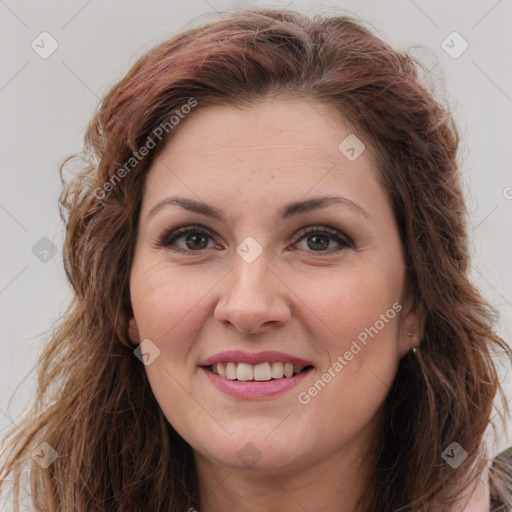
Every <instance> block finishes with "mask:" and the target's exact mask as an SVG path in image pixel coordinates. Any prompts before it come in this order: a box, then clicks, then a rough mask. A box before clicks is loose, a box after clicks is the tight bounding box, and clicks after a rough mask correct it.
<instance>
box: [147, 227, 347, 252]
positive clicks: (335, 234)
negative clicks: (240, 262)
mask: <svg viewBox="0 0 512 512" xmlns="http://www.w3.org/2000/svg"><path fill="white" fill-rule="evenodd" d="M190 233H200V234H205V235H207V236H209V237H210V238H212V239H213V236H212V234H211V233H210V231H209V230H208V229H207V228H205V227H204V226H200V225H185V226H180V227H177V228H175V229H173V228H170V229H168V230H167V231H164V233H163V234H162V235H161V236H159V237H158V239H157V240H156V246H157V247H158V248H160V247H163V248H166V249H169V250H172V251H175V252H181V253H189V254H192V255H195V254H198V253H200V252H205V251H206V250H207V249H198V250H192V249H181V248H176V247H174V248H172V249H171V248H170V245H171V244H172V243H173V242H175V241H176V240H178V239H179V238H182V237H183V236H184V235H187V234H190ZM310 234H321V235H328V236H329V237H330V238H332V239H334V240H336V242H338V243H339V244H341V245H342V247H338V248H336V249H334V250H333V249H331V250H327V251H310V252H312V253H313V254H315V253H316V254H333V253H336V252H339V251H342V250H343V249H346V248H353V247H354V243H353V241H352V240H351V239H350V238H349V237H348V236H346V235H344V234H342V233H340V232H339V231H336V230H335V229H332V228H329V227H327V226H310V227H308V228H304V229H303V230H301V231H300V232H299V233H298V234H297V236H296V238H295V241H294V242H293V243H294V244H296V243H297V242H299V241H300V240H301V239H302V238H305V237H306V236H307V235H310Z"/></svg>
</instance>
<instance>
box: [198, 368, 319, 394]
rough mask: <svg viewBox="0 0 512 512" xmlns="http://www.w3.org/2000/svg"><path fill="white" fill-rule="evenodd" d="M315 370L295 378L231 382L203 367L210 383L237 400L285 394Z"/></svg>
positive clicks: (311, 369) (307, 371)
mask: <svg viewBox="0 0 512 512" xmlns="http://www.w3.org/2000/svg"><path fill="white" fill-rule="evenodd" d="M313 369H314V368H310V369H309V370H306V371H304V372H302V373H299V374H297V375H295V376H293V377H283V378H282V379H275V380H266V381H263V382H255V381H240V380H230V379H226V378H225V377H221V376H220V375H215V374H214V373H212V372H211V371H210V370H208V369H206V368H204V367H202V368H201V370H203V372H204V373H205V374H206V376H207V377H208V379H210V382H211V383H212V384H213V385H214V386H216V387H217V389H219V390H220V391H222V392H223V393H226V394H227V395H230V396H234V397H236V398H245V399H248V398H267V397H271V396H275V395H278V394H279V393H283V392H284V391H287V390H288V389H291V388H293V387H295V386H297V385H298V384H300V383H301V382H302V381H303V380H304V379H305V378H306V377H307V376H308V375H309V374H310V373H311V372H312V371H313Z"/></svg>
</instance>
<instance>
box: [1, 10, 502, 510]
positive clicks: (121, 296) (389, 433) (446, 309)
mask: <svg viewBox="0 0 512 512" xmlns="http://www.w3.org/2000/svg"><path fill="white" fill-rule="evenodd" d="M421 70H422V67H421V64H420V63H419V62H417V61H416V60H415V59H413V58H411V57H410V56H408V55H407V54H406V53H400V52H397V51H395V50H393V49H392V48H390V47H389V46H388V45H387V44H386V43H385V42H383V41H382V40H381V39H379V38H378V37H376V36H375V35H374V34H373V33H372V32H371V31H370V30H369V29H368V28H366V27H365V26H364V25H363V23H362V22H361V21H359V20H356V19H355V18H353V17H348V16H336V17H334V16H333V17H326V16H315V17H313V18H310V17H307V16H305V15H302V14H299V13H296V12H292V11H274V10H258V11H243V12H238V13H233V14H231V15H230V16H228V17H226V18H224V19H221V20H218V21H214V22H209V23H208V24H206V25H204V26H201V27H198V28H193V29H190V30H188V31H186V32H184V33H182V34H180V35H178V36H176V37H174V38H172V39H170V40H168V41H166V42H164V43H163V44H160V45H159V46H157V47H156V48H154V49H152V50H151V51H149V52H148V53H146V54H145V55H144V56H142V57H141V58H140V59H139V60H138V61H137V62H136V63H135V65H134V66H133V67H132V68H131V70H130V71H129V72H128V74H127V75H126V76H125V77H124V78H123V79H122V80H121V81H120V82H119V83H117V84H116V85H115V86H114V87H113V88H112V89H111V90H110V91H109V92H108V93H107V94H106V96H105V97H104V99H103V101H102V103H101V106H100V107H99V109H98V111H97V113H96V115H95V117H94V119H93V120H92V122H91V124H90V125H89V127H88V130H87V133H86V137H85V149H84V155H85V158H87V160H88V161H89V163H90V165H88V166H87V167H86V168H84V169H83V170H81V171H80V172H78V173H76V174H75V175H74V176H73V178H72V179H70V180H68V181H67V182H65V183H64V187H63V191H62V194H61V198H60V203H61V216H62V218H63V221H64V222H65V224H66V240H65V246H64V265H65V270H66V273H67V276H68V278H69V281H70V283H71V285H72V287H73V290H74V298H73V300H72V302H71V304H70V305H69V308H68V310H67V311H66V312H65V315H64V317H63V318H62V320H61V321H60V323H59V324H58V325H57V326H56V327H55V329H54V332H53V334H52V336H51V338H50V339H49V341H48V345H47V347H46V348H45V350H44V351H43V352H42V355H41V357H40V361H39V365H38V368H39V373H38V390H37V397H36V401H35V403H34V407H33V409H32V410H31V411H29V413H28V414H27V415H26V417H25V418H24V420H23V422H22V423H19V426H20V429H21V431H17V429H13V431H12V432H11V433H10V434H9V436H10V437H9V439H10V440H9V443H8V444H7V445H6V448H5V449H4V453H5V454H6V455H7V460H6V464H5V466H4V468H3V471H2V475H1V476H2V479H6V478H7V476H8V475H10V474H14V481H15V482H16V483H19V482H20V481H21V477H22V474H23V467H24V465H25V464H29V463H30V464H29V465H28V466H27V467H28V471H27V473H26V474H27V475H28V476H29V477H30V484H29V485H30V491H31V494H32V500H33V502H34V504H35V506H36V507H38V510H42V511H45V512H46V511H66V512H70V511H76V512H85V511H91V510H94V511H97V512H106V511H119V512H120V511H123V512H128V511H140V510H151V511H154V512H156V511H162V512H164V511H185V510H188V509H189V507H197V506H198V503H197V496H198V489H197V480H196V474H195V468H194V464H193V458H192V451H191V448H190V446H189V445H188V444H187V443H186V442H185V441H184V440H183V439H182V438H181V437H180V436H179V435H178V434H177V433H176V432H175V431H174V429H173V428H172V426H171V425H170V424H169V423H168V422H167V420H166V418H165V417H164V415H163V413H162V412H161V410H160V408H159V406H158V403H157V402H156V400H155V398H154V396H153V394H152V392H151V389H150V386H149V383H148V380H147V378H146V374H145V370H144V366H143V365H142V364H141V362H140V361H139V360H138V359H137V358H136V357H135V356H134V353H133V349H134V347H133V346H132V345H131V344H130V342H129V340H128V336H127V326H128V321H129V318H130V317H131V314H132V311H131V305H130V298H129V272H130V267H131V262H132V257H133V250H134V243H135V239H136V234H137V233H136V225H137V220H138V215H139V210H140V204H141V198H142V193H143V186H144V180H145V176H146V174H147V171H148V169H149V167H150V165H151V162H152V161H153V160H154V158H155V156H156V155H157V154H158V153H159V151H160V150H161V149H162V147H163V146H164V144H165V143H166V142H168V141H170V140H172V134H173V130H174V126H173V123H172V122H170V121H169V120H170V119H171V117H172V116H173V115H174V116H175V117H176V119H178V118H179V119H181V118H182V117H183V112H187V111H186V110H185V109H184V105H186V104H188V105H191V104H193V102H196V103H195V105H196V106H195V107H194V108H195V110H197V109H200V108H202V107H204V106H207V105H212V104H231V105H236V106H240V107H244V106H250V105H255V104H257V103H258V102H259V101H261V100H262V99H264V98H267V97H275V98H278V97H284V96H286V95H287V96H291V97H298V98H302V99H303V100H304V101H311V102H314V101H320V102H323V103H324V104H326V105H328V106H329V108H330V111H331V112H332V115H333V116H337V115H341V116H343V118H344V119H346V120H347V121H348V122H349V123H350V124H351V126H353V127H354V130H356V131H357V133H358V134H360V135H361V138H363V139H364V141H365V144H367V145H368V147H369V148H371V150H372V151H373V152H374V154H375V155H376V158H377V163H378V167H379V172H380V176H379V178H380V180H381V183H382V185H383V187H384V188H385V190H386V191H387V193H388V194H389V197H390V199H391V202H392V205H393V208H394V213H395V217H396V220H397V224H398V228H399V232H400V237H401V241H402V245H403V251H404V255H405V261H406V269H407V278H408V284H409V289H410V293H411V294H412V297H413V298H414V304H415V308H416V311H417V313H418V315H419V318H420V320H421V325H422V339H421V345H420V348H419V350H417V351H416V353H415V354H413V353H412V352H410V353H409V354H408V355H406V356H404V357H403V358H402V359H401V360H400V364H399V368H398V372H397V375H396V378H395V381H394V384H393V386H392V389H391V390H390V392H389V395H388V397H387V399H386V403H385V421H384V422H383V425H382V428H381V431H380V435H381V443H380V445H381V451H380V453H379V454H378V464H377V466H376V467H375V471H374V476H373V478H372V480H371V482H368V490H367V492H366V493H365V501H364V510H365V511H368V512H370V511H374V512H382V511H395V510H436V511H439V512H445V511H449V510H450V504H451V503H453V502H454V500H455V499H457V498H460V497H461V496H462V495H463V494H464V493H465V492H467V491H468V490H469V489H470V488H471V486H473V485H474V484H475V483H476V479H477V478H478V477H479V475H480V474H481V473H482V471H483V470H484V466H485V465H486V463H487V462H488V457H487V454H486V453H485V449H484V442H483V439H484V438H483V435H484V432H485V430H486V428H487V427H488V425H489V424H490V417H491V412H492V405H493V399H494V398H495V395H496V393H497V391H498V390H499V391H500V392H501V393H503V391H502V389H501V386H500V383H499V380H498V376H497V372H496V368H495V365H494V363H493V360H492V359H491V355H492V353H493V351H495V350H500V351H505V353H506V354H507V357H510V349H509V347H508V346H507V344H506V343H505V342H504V341H503V340H502V339H500V338H499V337H498V336H497V335H496V333H495V329H494V325H495V314H494V311H493V310H492V308H491V307H490V306H489V304H487V303H486V302H485V300H484V299H483V298H482V297H481V296H480V294H479V293H478V291H477V290H476V288H475V287H474V286H473V285H472V284H471V283H470V282H469V280H468V266H469V260H468V240H467V214H466V207H465V203H464V198H463V194H462V191H461V183H460V171H459V164H458V161H457V159H458V156H457V151H458V144H459V136H458V132H457V128H456V126H455V123H454V121H453V118H452V115H451V112H450V109H449V108H448V107H447V106H446V105H443V103H442V102H441V100H438V99H436V97H435V93H434V92H433V90H431V89H430V87H429V86H428V85H427V84H426V83H423V81H422V80H421V79H420V71H421ZM189 110H190V108H189ZM180 112H181V114H182V115H180ZM188 115H194V114H193V112H191V113H190V114H188ZM178 122H179V121H178ZM158 130H159V131H158ZM156 134H159V136H156ZM149 139H151V140H152V141H153V142H155V146H156V147H154V148H151V149H150V150H149V151H148V152H144V153H146V154H144V155H142V151H140V149H141V148H142V147H143V146H146V147H148V146H149V143H148V141H149ZM157 139H158V140H157ZM127 162H130V163H129V165H127ZM121 169H124V171H121ZM43 442H46V443H48V445H49V446H50V447H51V448H52V449H53V450H55V452H56V457H57V458H56V459H55V460H54V461H53V463H52V464H50V465H49V466H48V467H47V468H45V467H41V465H39V464H37V463H36V462H34V461H33V459H32V457H31V454H32V450H34V449H35V448H36V447H38V446H39V445H40V443H43ZM452 442H457V443H458V444H459V445H460V446H461V447H462V448H463V449H464V450H465V451H466V452H467V453H468V459H467V461H466V462H464V463H463V464H461V465H460V466H459V467H458V468H456V469H455V468H452V467H451V466H450V465H449V464H447V463H446V462H445V461H444V460H443V458H442V453H443V451H444V450H445V449H447V448H448V447H449V446H450V445H451V443H452ZM39 449H40V448H39ZM43 451H44V450H43ZM45 453H48V449H46V452H45ZM49 453H53V452H49ZM505 469H506V468H505ZM493 474H494V473H493ZM496 474H497V473H496ZM6 481H7V480H6ZM3 485H5V483H4V484H3ZM498 488H499V485H498V484H496V483H495V484H494V487H493V489H495V490H496V492H498V491H497V489H498ZM15 491H16V493H15V494H17V493H18V491H19V488H18V487H15ZM501 499H504V498H503V497H502V498H501Z"/></svg>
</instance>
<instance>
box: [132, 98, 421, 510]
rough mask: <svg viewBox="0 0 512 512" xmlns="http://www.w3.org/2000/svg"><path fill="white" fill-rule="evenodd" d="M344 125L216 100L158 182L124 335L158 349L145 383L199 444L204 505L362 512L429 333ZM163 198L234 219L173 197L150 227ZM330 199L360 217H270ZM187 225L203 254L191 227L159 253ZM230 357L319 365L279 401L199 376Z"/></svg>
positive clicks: (194, 118)
mask: <svg viewBox="0 0 512 512" xmlns="http://www.w3.org/2000/svg"><path fill="white" fill-rule="evenodd" d="M350 133H353V132H352V131H351V130H350V128H349V127H348V126H347V125H345V124H342V123H340V122H336V121H335V120H334V118H333V117H332V115H331V114H330V113H329V112H328V109H327V108H326V107H325V106H323V105H321V104H317V103H307V102H305V101H303V100H299V99H297V100H288V101H284V100H266V101H264V102H262V103H260V104H258V105H257V106H254V107H250V108H246V109H235V108H234V107H231V106H208V107H204V108H202V109H199V110H197V111H195V112H194V113H193V114H191V115H190V116H189V117H188V118H186V119H185V120H184V121H182V122H181V124H180V125H179V126H178V127H177V128H176V132H175V134H174V138H173V139H172V141H171V142H170V143H169V144H168V145H167V147H166V148H164V150H163V151H162V153H160V154H159V156H158V158H157V159H156V160H155V161H154V163H153V165H152V168H151V169H150V172H149V174H148V177H147V181H146V186H145V190H144V194H143V202H142V209H141V214H140V218H139V225H138V235H137V243H136V248H135V258H134V262H133V266H132V269H131V276H130V290H131V300H132V307H133V312H134V319H133V320H132V321H131V323H130V337H131V339H132V341H133V342H134V343H138V342H140V341H142V340H144V339H150V340H151V342H152V343H154V345H156V346H157V347H158V349H159V350H160V355H159V357H157V358H156V359H155V360H154V362H153V363H152V364H150V365H148V366H146V372H147V376H148V379H149V382H150V384H151V387H152V390H153V392H154V395H155V397H156V400H157V401H158V403H159V405H160V407H161V409H162V411H163V412H164V414H165V416H166V418H167V419H168V421H169V422H170V423H171V424H172V425H173V427H174V428H175V429H176V430H177V431H178V432H179V433H180V435H181V436H182V437H183V438H184V439H185V440H186V441H187V442H188V443H189V444H190V445H191V446H192V448H193V449H194V453H195V458H196V465H197V471H198V475H199V482H200V497H201V508H200V509H201V510H207V511H208V512H217V511H220V510H226V507H229V508H230V509H233V510H244V511H246V512H252V511H260V512H261V511H262V510H266V511H277V510H279V511H280V512H287V511H296V510H302V507H303V508H305V509H306V510H308V511H311V512H313V511H314V512H320V511H327V510H333V509H336V510H342V511H355V510H356V506H355V503H356V501H357V499H358V498H359V497H360V494H361V492H362V489H363V487H364V485H365V483H366V482H367V480H368V474H369V471H370V469H371V467H372V464H373V463H374V460H373V458H372V453H374V451H375V450H374V449H373V448H374V445H373V444H372V443H373V440H374V438H375V434H376V431H377V430H378V428H379V421H380V411H381V406H382V403H383V401H384V399H385V397H386V394H387V392H388V390H389V386H390V385H391V383H392V381H393V378H394V376H395V373H396V370H397V365H398V361H399V359H400V357H402V356H403V355H404V354H406V353H407V351H408V350H410V349H411V347H412V346H418V343H419V333H418V325H417V319H416V316H415V314H414V310H413V308H412V307H411V304H410V301H409V300H408V297H407V296H406V293H405V286H404V284H405V266H404V259H403V253H402V248H401V244H400V239H399V234H398V230H397V226H396V223H395V220H394V216H393V212H392V208H391V205H390V204H389V201H388V198H387V195H386V193H385V191H384V190H383V188H382V187H381V185H380V183H379V182H378V179H377V173H376V168H375V163H374V160H373V158H372V156H371V154H370V151H369V150H368V149H366V150H365V151H364V152H363V153H362V154H361V155H360V156H359V157H358V158H357V159H356V160H355V161H352V162H351V161H349V160H348V159H347V158H346V157H345V156H344V155H343V154H342V153H341V152H340V150H339V149H338V145H339V144H340V143H341V142H342V141H343V140H344V139H345V138H346V137H347V135H349V134H350ZM360 138H361V137H360ZM170 196H180V197H186V198H189V199H193V200H196V201H199V200H200V201H203V202H205V203H207V204H209V205H211V206H214V207H216V208H218V209H220V210H222V211H223V213H224V214H225V216H226V218H227V222H221V221H219V220H216V219H213V218H210V217H206V216H204V215H201V214H198V213H192V212H188V211H186V210H185V209H183V208H181V207H180V206H176V205H167V206H164V207H162V208H160V209H159V210H158V211H157V212H156V213H155V214H154V215H152V216H150V217H149V218H148V213H149V212H150V211H151V209H152V208H153V207H154V206H155V205H156V204H157V203H158V202H159V201H161V200H163V199H165V198H167V197H170ZM322 196H342V197H344V198H347V199H350V200H351V201H353V202H354V203H356V204H357V205H359V206H360V207H361V208H362V209H364V210H365V211H366V212H367V215H368V217H365V216H364V215H363V214H361V213H358V212H355V211H354V210H352V209H350V208H348V207H346V206H343V205H331V206H328V207H327V208H323V209H319V210H316V211H312V212H308V213H302V214H300V215H297V216H296V217H291V218H289V219H286V220H283V221H280V222H278V219H277V217H276V213H277V211H278V210H279V209H280V208H281V207H283V206H284V205H286V204H288V203H290V202H292V201H299V200H305V199H311V198H313V197H322ZM193 224H199V225H200V226H203V228H206V229H208V230H209V231H210V234H211V237H210V238H207V242H205V243H204V244H202V245H201V244H200V243H197V242H196V245H194V241H193V240H192V242H190V238H191V236H190V235H192V236H193V234H194V233H188V234H187V233H185V234H184V235H182V236H181V237H180V238H179V239H176V240H175V241H174V245H173V246H169V247H158V245H157V239H158V237H159V236H161V235H162V234H164V233H166V232H168V231H169V228H174V227H179V226H181V225H193ZM308 226H310V227H322V226H329V227H331V228H333V229H335V230H337V231H339V232H340V233H342V234H345V235H346V236H348V237H350V238H351V239H352V240H353V246H352V247H351V246H348V247H346V246H344V245H340V244H339V243H338V242H337V241H336V240H335V239H332V238H327V240H328V241H329V246H328V248H327V249H318V245H315V240H314V237H313V236H312V234H309V235H306V236H304V235H303V234H301V233H300V231H301V230H302V229H303V228H305V227H308ZM187 235H188V237H189V246H188V247H187V244H186V240H187ZM249 236H250V237H252V238H253V239H255V240H256V241H257V242H258V243H259V245H260V246H261V248H262V249H263V252H262V253H261V255H259V257H258V258H257V259H256V260H255V261H253V262H252V263H247V262H246V261H244V259H243V258H242V257H240V256H239V254H238V253H237V252H236V248H237V247H238V246H239V245H240V244H241V243H242V241H244V239H246V237H249ZM312 238H313V240H312ZM322 241H323V240H321V242H322ZM196 246H200V248H199V249H195V251H194V248H195V247H196ZM173 247H174V248H175V247H180V248H182V249H183V251H188V253H187V254H186V253H184V252H182V253H179V252H176V251H173V250H172V248H173ZM190 247H192V249H191V248H190ZM204 247H206V248H204ZM339 247H342V250H340V251H338V252H333V250H334V249H336V248H339ZM396 303H398V304H400V305H401V306H402V309H401V311H400V312H399V313H397V314H396V315H394V318H393V319H391V320H389V321H388V322H386V323H385V325H384V327H383V328H382V329H380V330H379V331H378V334H377V335H375V336H374V337H373V338H369V341H368V343H367V345H366V346H362V345H361V344H360V345H361V346H362V348H361V350H360V351H359V352H358V353H357V354H356V355H354V357H353V358H352V360H350V361H348V364H347V365H346V366H344V367H343V369H342V370H341V371H339V372H334V373H335V374H336V376H335V377H334V378H332V380H331V382H329V383H328V384H327V385H326V386H325V387H324V388H323V389H322V390H321V391H320V392H318V394H317V395H316V396H314V397H311V400H310V401H309V403H307V404H302V403H300V402H299V400H298V394H299V393H300V392H301V391H307V390H308V388H309V387H311V386H312V385H313V384H314V383H315V381H317V380H318V379H319V378H321V376H322V374H323V373H325V372H326V371H328V369H329V368H332V367H333V364H334V363H335V361H336V360H337V358H338V357H339V356H342V357H343V355H344V354H345V352H347V351H349V350H350V347H351V344H352V342H353V341H354V340H356V339H357V336H358V334H360V333H361V332H363V331H364V330H365V329H366V328H370V327H371V326H374V325H375V324H376V321H378V320H379V318H381V315H383V314H385V313H386V311H388V310H390V309H392V306H393V304H396ZM409 333H411V335H409ZM228 349H240V350H245V351H247V352H259V351H264V350H277V351H281V352H285V353H287V354H291V355H295V356H297V357H301V358H303V359H306V360H308V361H311V362H312V364H313V365H314V367H315V368H314V370H313V372H311V373H310V374H309V375H308V376H307V378H306V380H305V381H304V382H303V383H301V384H300V385H299V386H297V387H295V388H293V389H290V390H288V391H286V392H284V393H282V394H280V395H278V396H274V397H271V398H263V399H261V398H260V399H240V398H234V397H231V396H228V395H225V394H224V393H222V392H221V391H219V390H218V389H217V388H216V387H214V386H213V385H212V384H211V383H210V381H209V380H208V379H207V377H206V376H205V374H204V370H202V369H201V368H199V367H198V364H199V363H200V362H201V361H203V360H204V359H205V358H207V357H210V356H212V355H214V354H216V353H218V352H220V351H223V350H228ZM249 442H250V443H252V444H253V445H254V446H255V447H256V449H257V453H258V454H259V456H260V458H259V460H258V461H257V463H256V464H255V465H254V466H248V465H247V464H246V463H245V462H244V461H243V459H242V460H241V459H240V458H239V457H238V453H239V450H241V449H242V448H243V447H244V446H246V443H249Z"/></svg>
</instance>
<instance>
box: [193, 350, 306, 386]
mask: <svg viewBox="0 0 512 512" xmlns="http://www.w3.org/2000/svg"><path fill="white" fill-rule="evenodd" d="M229 362H234V363H247V364H261V363H292V364H293V365H294V366H314V365H313V363H312V362H311V361H306V360H305V359H301V358H300V357H295V356H292V355H290V354H285V353H283V352H276V351H273V350H267V351H263V352H244V351H243V350H225V351H223V352H219V353H218V354H214V355H213V356H211V357H209V358H208V359H205V360H204V361H202V362H201V363H199V366H212V365H214V364H217V363H229ZM221 378H222V377H221ZM289 378H290V379H292V378H294V377H289ZM228 380H229V379H228Z"/></svg>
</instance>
